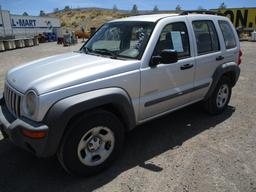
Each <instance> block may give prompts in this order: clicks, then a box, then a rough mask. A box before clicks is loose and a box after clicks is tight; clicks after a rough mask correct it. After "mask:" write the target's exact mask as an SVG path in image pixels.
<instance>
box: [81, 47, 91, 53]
mask: <svg viewBox="0 0 256 192" xmlns="http://www.w3.org/2000/svg"><path fill="white" fill-rule="evenodd" d="M83 52H84V53H86V54H88V53H91V52H92V49H90V48H88V47H84V48H83Z"/></svg>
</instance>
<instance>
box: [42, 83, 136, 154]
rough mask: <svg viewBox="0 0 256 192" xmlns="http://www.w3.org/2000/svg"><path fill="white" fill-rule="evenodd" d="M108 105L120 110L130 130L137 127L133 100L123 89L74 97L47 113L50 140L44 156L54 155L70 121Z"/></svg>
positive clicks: (106, 90)
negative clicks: (78, 115)
mask: <svg viewBox="0 0 256 192" xmlns="http://www.w3.org/2000/svg"><path fill="white" fill-rule="evenodd" d="M107 104H111V105H114V106H115V107H116V108H118V109H119V110H118V112H120V113H121V115H122V117H125V118H124V121H125V124H126V125H125V126H126V127H127V129H128V130H130V129H132V128H134V127H135V126H136V118H135V113H134V109H133V106H132V103H131V99H130V97H129V96H128V94H127V93H126V92H125V91H124V90H123V89H121V88H105V89H100V90H95V91H90V92H86V93H82V94H78V95H74V96H71V97H68V98H65V99H62V100H60V101H58V102H56V103H55V104H54V105H53V106H52V107H51V108H50V110H49V111H48V112H47V114H46V116H45V118H44V120H43V122H44V123H45V124H46V125H48V127H49V133H48V135H49V138H48V142H47V147H46V150H47V151H45V153H44V156H52V155H54V154H55V153H56V152H57V150H58V147H59V144H60V142H61V139H62V137H63V135H64V133H65V131H66V128H67V125H68V123H69V121H70V120H71V119H72V118H73V117H74V116H75V115H77V114H80V113H83V112H85V111H88V110H92V109H95V108H98V107H100V106H104V105H107Z"/></svg>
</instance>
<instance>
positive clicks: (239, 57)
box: [237, 49, 243, 65]
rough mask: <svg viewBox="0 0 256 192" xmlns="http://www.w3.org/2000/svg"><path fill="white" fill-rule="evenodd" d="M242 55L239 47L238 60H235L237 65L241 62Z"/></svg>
mask: <svg viewBox="0 0 256 192" xmlns="http://www.w3.org/2000/svg"><path fill="white" fill-rule="evenodd" d="M242 55H243V52H242V51H241V49H240V50H239V56H238V62H237V64H238V65H240V64H241V63H242Z"/></svg>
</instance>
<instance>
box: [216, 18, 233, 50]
mask: <svg viewBox="0 0 256 192" xmlns="http://www.w3.org/2000/svg"><path fill="white" fill-rule="evenodd" d="M218 22H219V25H220V29H221V31H222V35H223V38H224V41H225V46H226V49H232V48H234V47H236V38H235V34H234V31H233V30H232V28H231V26H230V24H229V22H227V21H218Z"/></svg>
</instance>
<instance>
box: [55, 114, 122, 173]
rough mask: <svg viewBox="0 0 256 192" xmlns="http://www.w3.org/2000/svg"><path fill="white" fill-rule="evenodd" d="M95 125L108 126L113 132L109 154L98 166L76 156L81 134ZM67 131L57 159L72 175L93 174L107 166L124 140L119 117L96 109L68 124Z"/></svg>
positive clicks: (120, 148)
mask: <svg viewBox="0 0 256 192" xmlns="http://www.w3.org/2000/svg"><path fill="white" fill-rule="evenodd" d="M97 126H105V127H108V128H109V129H110V130H111V131H112V132H113V134H114V138H115V145H114V149H113V151H112V153H111V154H110V156H109V157H108V158H107V159H106V160H105V161H104V162H103V163H102V164H100V165H98V166H86V165H85V164H83V163H82V162H81V161H80V160H79V157H78V154H77V148H78V144H79V142H80V140H81V139H82V137H83V135H84V134H85V133H87V132H88V131H89V130H90V129H92V128H93V127H97ZM69 128H70V130H69V132H68V133H67V134H66V135H65V137H64V140H63V143H62V146H61V148H60V150H59V154H58V157H59V160H60V162H61V164H62V165H63V167H64V169H65V170H66V171H68V172H69V173H71V174H73V175H80V176H88V175H93V174H96V173H98V172H100V171H101V170H103V169H104V168H106V167H108V166H109V165H110V164H111V162H112V161H113V160H114V159H115V158H116V157H117V156H118V154H119V153H120V152H121V150H122V146H123V141H124V128H123V125H122V123H121V122H120V121H119V119H118V118H117V117H116V116H115V115H114V114H112V113H110V112H107V111H103V110H97V111H94V112H91V113H89V114H86V115H82V116H81V117H80V118H79V119H78V120H76V121H75V122H74V123H72V124H71V125H70V127H69Z"/></svg>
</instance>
